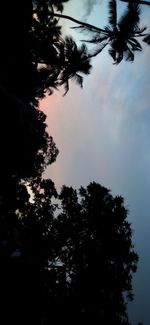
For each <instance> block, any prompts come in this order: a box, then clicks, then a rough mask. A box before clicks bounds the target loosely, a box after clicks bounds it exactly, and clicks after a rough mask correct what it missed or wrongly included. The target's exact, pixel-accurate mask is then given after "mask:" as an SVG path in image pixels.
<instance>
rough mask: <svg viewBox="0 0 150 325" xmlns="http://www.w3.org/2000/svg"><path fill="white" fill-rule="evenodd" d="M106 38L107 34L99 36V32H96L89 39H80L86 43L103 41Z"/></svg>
mask: <svg viewBox="0 0 150 325" xmlns="http://www.w3.org/2000/svg"><path fill="white" fill-rule="evenodd" d="M106 39H108V35H102V36H99V34H97V35H96V36H94V37H93V38H91V39H89V40H80V41H81V42H86V43H93V44H98V43H101V42H103V41H105V40H106Z"/></svg>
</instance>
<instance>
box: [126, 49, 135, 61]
mask: <svg viewBox="0 0 150 325" xmlns="http://www.w3.org/2000/svg"><path fill="white" fill-rule="evenodd" d="M124 57H125V60H126V61H129V62H133V61H134V53H133V52H132V51H131V50H130V48H129V47H128V46H127V47H126V51H125V52H124Z"/></svg>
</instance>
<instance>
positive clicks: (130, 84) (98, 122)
mask: <svg viewBox="0 0 150 325" xmlns="http://www.w3.org/2000/svg"><path fill="white" fill-rule="evenodd" d="M117 4H118V12H119V14H121V12H122V10H123V9H124V8H125V6H126V4H125V3H121V2H120V1H119V0H118V1H117ZM143 7H144V6H143ZM142 12H143V13H142V16H141V18H142V19H141V20H142V21H141V24H142V25H145V24H147V26H148V27H149V28H148V29H149V31H150V8H143V10H142ZM64 13H66V14H68V15H72V16H73V17H74V18H76V19H82V20H84V21H87V22H89V23H91V24H94V25H96V26H99V27H102V28H103V27H104V26H106V25H107V23H108V22H107V1H106V0H82V1H81V0H70V1H69V2H68V4H67V5H66V6H65V11H64ZM60 22H61V24H63V30H64V33H66V34H72V33H73V36H74V37H75V39H76V40H77V41H78V42H79V39H81V38H83V36H81V34H79V33H77V31H75V30H71V29H69V27H70V26H74V25H73V23H70V22H67V21H63V22H62V21H60ZM112 63H113V62H112V59H111V57H110V56H109V55H108V53H107V50H106V51H104V52H102V53H101V54H100V55H99V56H98V57H96V58H95V59H94V60H93V62H92V64H93V69H92V71H91V74H90V75H89V76H87V77H85V78H84V87H83V89H81V88H79V87H78V86H77V85H75V84H74V83H72V82H70V90H69V92H68V94H67V95H66V96H65V97H63V96H62V95H63V90H60V91H58V92H57V91H56V92H55V93H54V95H52V96H50V97H48V98H46V99H44V100H43V101H42V103H41V106H42V109H43V110H44V112H45V113H46V115H47V125H48V131H49V134H50V135H52V136H53V138H54V141H55V142H56V144H57V147H58V148H59V151H60V153H59V155H58V157H57V160H56V162H55V163H54V164H53V165H51V166H49V167H48V169H47V171H46V177H50V178H52V179H53V180H54V181H55V183H56V185H57V187H58V189H59V188H60V187H61V186H62V185H63V184H66V185H68V186H73V187H76V188H79V187H80V186H81V185H83V186H87V185H88V184H89V182H91V181H96V182H99V183H100V184H102V185H103V186H105V187H107V188H109V189H111V192H112V194H113V195H122V196H123V197H124V199H125V205H126V207H127V208H128V210H129V217H128V218H129V221H130V222H131V224H132V230H133V242H134V245H135V250H136V252H137V253H138V254H139V258H140V260H139V263H138V270H137V272H136V275H135V276H134V281H133V289H134V294H135V298H134V302H132V303H131V304H130V305H129V317H130V321H131V322H132V324H133V325H137V323H138V322H142V323H143V325H149V319H150V277H149V274H150V256H149V255H150V254H149V247H150V236H149V233H150V172H149V170H150V73H149V71H150V48H148V47H145V48H144V50H143V52H142V53H138V54H137V55H136V57H135V61H134V63H128V62H122V63H120V64H119V65H118V66H114V65H113V64H112Z"/></svg>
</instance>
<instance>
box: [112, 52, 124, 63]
mask: <svg viewBox="0 0 150 325" xmlns="http://www.w3.org/2000/svg"><path fill="white" fill-rule="evenodd" d="M122 60H123V52H118V53H116V61H115V62H114V64H116V65H117V64H119V63H120V62H121V61H122Z"/></svg>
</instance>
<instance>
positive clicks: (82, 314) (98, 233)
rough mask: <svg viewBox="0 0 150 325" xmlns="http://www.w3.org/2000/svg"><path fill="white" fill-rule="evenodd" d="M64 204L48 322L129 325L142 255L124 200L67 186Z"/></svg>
mask: <svg viewBox="0 0 150 325" xmlns="http://www.w3.org/2000/svg"><path fill="white" fill-rule="evenodd" d="M59 199H60V201H61V205H60V211H61V212H60V213H58V215H57V217H55V218H54V220H53V232H52V236H53V238H54V250H53V251H54V252H55V253H54V255H53V258H52V259H50V260H49V271H50V273H51V275H53V278H54V283H53V284H52V287H51V291H49V306H52V311H51V313H50V316H49V319H50V318H51V317H52V319H53V318H55V320H56V322H57V321H60V320H61V321H62V320H63V321H64V322H65V323H67V324H69V322H70V321H71V323H73V324H75V323H77V322H79V321H82V322H83V323H86V322H87V321H90V322H92V323H93V324H95V323H98V322H99V323H102V324H109V323H110V322H111V323H114V324H117V325H123V324H124V325H125V324H126V325H127V324H129V321H128V316H127V301H128V299H131V300H132V299H133V293H132V284H131V280H132V273H133V272H135V271H136V264H137V254H136V253H135V252H134V247H133V244H132V239H131V236H132V231H131V226H130V224H129V222H128V221H127V210H126V208H125V207H124V202H123V198H122V197H114V198H113V197H112V195H111V194H110V191H109V190H108V189H106V188H104V187H102V186H101V185H99V184H97V183H90V184H89V185H88V186H87V188H83V187H81V189H80V190H79V195H78V194H77V191H76V190H74V189H73V188H68V187H66V186H63V188H62V191H61V193H60V196H59ZM58 212H59V211H58ZM49 308H50V307H49ZM58 311H59V312H58Z"/></svg>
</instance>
